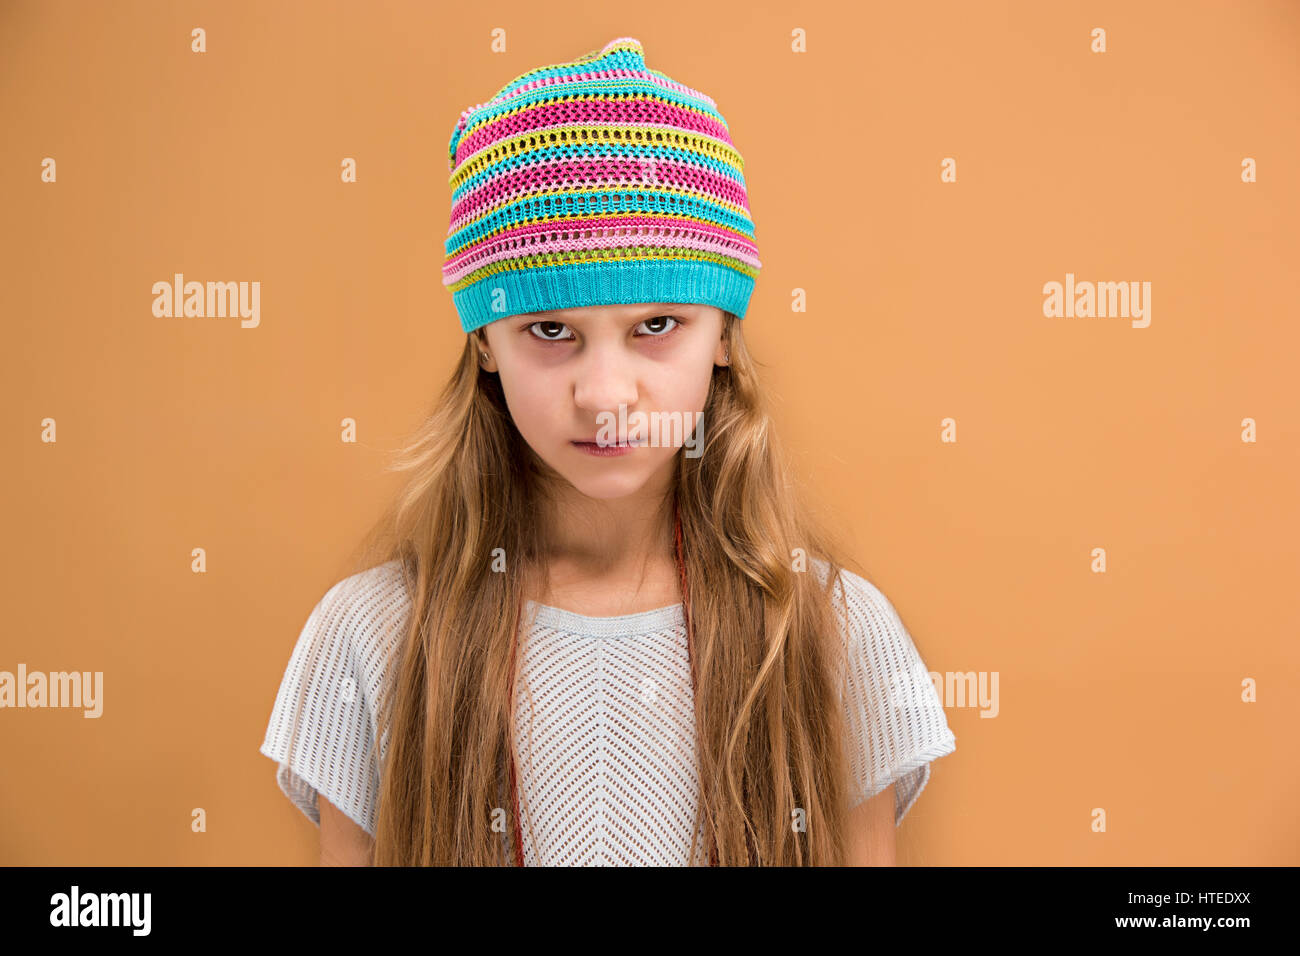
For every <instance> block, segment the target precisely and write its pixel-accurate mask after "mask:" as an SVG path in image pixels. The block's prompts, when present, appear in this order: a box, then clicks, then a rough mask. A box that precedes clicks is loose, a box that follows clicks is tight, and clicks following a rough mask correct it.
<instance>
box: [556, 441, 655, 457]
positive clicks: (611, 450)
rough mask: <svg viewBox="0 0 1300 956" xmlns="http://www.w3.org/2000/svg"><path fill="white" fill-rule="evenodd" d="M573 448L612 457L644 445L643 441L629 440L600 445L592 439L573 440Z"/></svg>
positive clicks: (590, 453) (629, 452)
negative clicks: (622, 442) (616, 443)
mask: <svg viewBox="0 0 1300 956" xmlns="http://www.w3.org/2000/svg"><path fill="white" fill-rule="evenodd" d="M570 444H572V445H573V447H574V448H577V449H578V450H579V451H585V452H586V453H587V454H589V455H597V456H602V457H612V456H617V455H628V454H631V452H632V449H634V448H638V447H640V446H641V445H644V444H645V442H644V441H631V442H628V443H626V444H622V445H601V444H598V443H597V442H594V441H575V442H571V443H570Z"/></svg>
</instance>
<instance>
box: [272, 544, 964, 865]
mask: <svg viewBox="0 0 1300 956" xmlns="http://www.w3.org/2000/svg"><path fill="white" fill-rule="evenodd" d="M823 573H824V572H823ZM843 576H844V580H845V582H846V583H847V585H848V611H849V622H850V628H849V634H848V635H846V636H847V637H848V638H849V641H848V643H847V650H848V658H847V660H848V663H849V669H848V673H847V675H846V676H847V681H846V683H845V695H844V698H843V700H842V705H843V707H844V712H845V718H846V721H847V736H846V741H847V747H848V756H849V765H850V770H851V775H852V786H853V788H854V792H855V798H854V800H853V801H851V802H852V803H853V804H857V803H859V802H861V801H862V800H864V799H866V798H867V797H869V796H872V795H873V794H875V793H878V792H880V791H881V790H883V789H885V788H886V787H887V786H889V785H890V784H891V783H892V784H895V785H896V786H895V803H894V822H895V825H897V824H898V823H901V822H902V820H903V817H904V816H905V815H906V813H907V811H908V810H909V809H910V808H911V806H912V804H913V803H914V802H915V801H916V798H917V796H918V795H919V794H920V793H921V790H922V789H923V788H924V787H925V785H926V783H927V782H928V781H929V779H930V761H932V760H934V759H936V758H937V757H941V756H943V755H945V754H949V753H952V752H953V751H954V750H955V749H956V738H955V736H954V735H953V733H952V731H951V730H950V729H949V727H948V723H947V720H946V719H945V716H944V712H943V708H942V706H941V705H940V702H939V698H938V695H937V694H936V693H935V689H934V686H933V684H932V683H931V682H930V679H929V677H928V672H927V669H926V667H925V665H924V663H923V662H922V660H921V658H920V655H919V654H918V652H917V649H916V646H915V644H914V643H913V642H912V639H911V637H910V636H909V635H908V633H907V631H906V629H905V628H904V626H903V624H902V621H901V620H900V619H899V617H898V614H897V613H896V612H895V610H894V608H893V606H892V605H891V604H890V602H889V601H888V600H887V599H886V598H885V596H884V595H883V594H881V592H880V591H879V590H877V589H876V587H875V586H874V585H872V584H871V583H870V582H868V581H866V580H865V579H863V578H861V577H859V576H857V575H855V574H853V573H852V572H850V571H848V570H845V571H844V575H843ZM833 593H834V596H835V599H836V600H837V602H838V601H839V600H840V597H841V592H840V589H839V587H838V585H837V586H836V588H835V591H834V592H833ZM409 606H410V605H409V599H408V598H407V596H406V591H405V585H404V583H403V580H402V574H401V570H400V567H399V565H398V564H397V563H396V562H392V563H389V564H385V565H380V566H378V567H375V568H371V569H369V570H367V571H364V572H361V573H360V574H356V575H353V576H351V577H349V578H345V579H344V580H342V581H340V582H338V583H337V584H335V585H334V586H333V587H331V588H330V589H329V590H328V591H327V592H326V594H325V595H324V597H322V598H321V600H320V601H319V602H318V603H317V605H316V607H315V608H314V609H313V610H312V612H311V615H310V617H309V618H308V620H307V623H306V626H305V627H304V628H303V630H302V633H301V635H300V636H299V638H298V641H297V645H296V646H295V647H294V650H293V653H292V656H291V658H290V660H289V665H288V667H287V669H286V671H285V674H284V678H283V680H282V682H281V684H280V689H279V693H278V695H277V697H276V701H275V705H274V709H273V711H272V714H271V719H270V723H269V725H268V726H267V729H266V736H265V739H264V741H263V743H262V746H261V748H260V750H261V752H262V753H263V754H265V755H266V756H268V757H270V758H271V759H273V760H275V761H277V763H278V768H277V772H276V778H277V781H278V783H279V785H280V788H281V789H282V790H283V791H284V793H285V795H286V796H288V797H289V799H290V800H292V801H293V803H294V804H295V805H296V806H297V807H298V808H299V809H301V810H302V811H303V813H305V814H306V815H307V817H308V818H309V819H311V820H312V821H313V822H314V823H317V824H319V822H320V811H319V806H318V804H317V795H318V794H324V795H325V798H326V799H327V800H329V801H330V802H331V803H333V804H334V805H335V806H337V807H338V808H339V809H340V810H341V811H342V812H343V813H345V814H347V816H348V817H350V818H351V819H352V820H354V821H356V822H357V823H358V824H360V825H361V826H362V827H363V828H365V830H366V831H367V832H369V833H370V834H371V835H372V836H373V835H374V833H375V821H376V812H377V809H378V796H379V780H380V776H379V775H380V761H381V760H383V759H384V755H385V754H386V752H387V749H388V746H387V745H388V741H387V736H386V735H385V738H384V739H383V740H381V741H376V740H375V728H376V727H377V726H378V714H377V711H376V705H375V702H376V701H378V699H379V694H380V691H381V688H382V687H383V686H385V683H384V682H385V681H387V680H388V679H390V675H391V674H392V672H393V660H394V657H395V652H396V651H397V649H398V647H399V645H400V642H401V640H402V638H403V636H404V634H405V626H406V616H407V615H408V614H409ZM531 612H535V615H534V618H533V620H532V622H531V624H528V622H527V617H528V615H529V613H531ZM525 626H526V628H527V637H526V639H525V640H524V642H523V643H522V645H521V660H520V673H519V681H518V683H519V687H518V688H517V690H518V693H517V698H516V708H515V713H516V720H517V725H516V726H517V729H518V736H519V753H518V754H517V763H518V774H519V800H520V813H521V814H522V818H523V821H524V823H523V827H524V840H523V844H524V862H525V864H526V865H530V866H536V865H685V864H687V863H688V855H689V850H690V844H691V830H692V825H693V824H694V823H695V815H696V805H697V801H698V799H699V777H698V763H697V760H696V756H695V711H694V705H693V698H692V691H691V676H690V665H689V660H688V657H687V648H686V626H685V619H684V617H683V613H682V606H681V604H675V605H672V606H669V607H664V608H658V609H655V610H651V611H644V612H641V613H637V614H627V615H622V616H619V617H589V616H586V615H582V614H577V613H573V612H571V611H566V610H561V609H559V608H555V607H550V606H548V605H538V604H536V603H533V602H530V603H529V605H528V608H527V609H526V613H525ZM868 716H869V717H870V720H868ZM868 726H870V727H871V728H872V730H873V732H872V734H871V735H868V734H867V733H866V730H865V728H867V727H868ZM291 745H292V746H291ZM707 862H708V855H707V847H706V846H705V845H704V841H703V839H702V832H701V839H700V840H699V846H698V847H697V854H696V859H695V863H696V864H697V865H702V864H706V863H707Z"/></svg>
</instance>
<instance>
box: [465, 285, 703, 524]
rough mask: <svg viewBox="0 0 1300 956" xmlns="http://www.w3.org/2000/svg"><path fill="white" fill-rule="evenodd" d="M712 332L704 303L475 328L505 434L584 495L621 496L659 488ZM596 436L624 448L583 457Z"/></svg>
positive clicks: (512, 320)
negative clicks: (505, 410) (504, 418)
mask: <svg viewBox="0 0 1300 956" xmlns="http://www.w3.org/2000/svg"><path fill="white" fill-rule="evenodd" d="M722 329H723V313H722V310H721V309H718V308H715V307H713V306H708V305H678V304H672V303H662V302H659V303H649V304H639V305H608V306H605V305H601V306H588V307H585V308H575V309H561V310H558V311H554V312H532V313H529V314H527V315H512V316H510V317H508V318H505V319H500V320H498V321H496V322H493V323H491V324H489V325H487V326H485V327H484V328H483V329H481V330H480V331H481V333H482V334H483V335H484V336H485V337H486V346H485V348H484V350H485V351H487V352H488V355H489V359H488V360H487V361H486V362H484V363H482V367H483V368H484V369H486V370H487V371H489V372H497V373H499V375H500V376H501V387H502V390H503V391H504V393H505V398H506V404H507V405H508V406H509V408H510V415H511V417H512V418H513V419H514V422H515V427H517V428H518V429H519V433H520V434H521V435H523V437H524V440H525V441H526V442H528V444H529V446H530V447H531V448H532V449H533V451H535V452H536V453H537V455H538V457H540V458H541V459H542V460H543V461H544V462H546V463H547V464H548V465H550V466H551V467H552V468H554V469H555V470H556V471H557V472H559V473H560V475H562V476H563V477H564V478H565V479H567V480H568V481H569V482H570V483H571V484H572V485H573V486H574V487H575V488H576V489H577V490H578V491H579V492H581V493H582V494H584V495H587V496H588V497H591V498H602V499H613V498H621V497H624V496H626V495H630V494H634V493H636V492H638V491H640V490H642V489H644V488H646V487H647V486H648V485H650V484H652V483H655V484H659V483H662V484H663V485H664V486H665V487H666V479H667V476H669V475H670V474H671V468H672V465H673V459H674V458H675V456H676V455H677V454H678V453H681V452H682V444H683V441H685V442H687V443H688V448H689V443H691V441H692V436H693V435H694V434H695V432H696V426H697V424H698V423H699V416H700V413H702V412H703V410H704V402H705V399H706V398H707V397H708V394H709V383H710V382H711V381H712V376H713V366H714V365H724V364H725V359H724V356H725V354H726V349H725V345H724V343H723V341H722ZM480 358H481V356H480ZM620 409H622V411H621V412H620ZM651 412H658V413H661V414H660V415H659V416H656V417H655V418H653V419H652V418H651V416H650V413H651ZM703 426H704V427H705V428H707V427H708V423H707V422H705V423H703ZM703 434H704V431H703V430H702V429H701V430H700V431H699V436H701V437H702V436H703ZM600 441H608V442H609V443H613V442H618V443H626V444H630V447H626V448H623V449H611V450H613V451H617V452H618V453H617V454H612V455H610V454H605V455H602V454H597V453H593V450H592V449H593V447H596V443H597V442H600ZM583 442H587V443H591V444H586V445H583V444H581V443H583Z"/></svg>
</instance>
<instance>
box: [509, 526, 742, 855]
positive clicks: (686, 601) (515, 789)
mask: <svg viewBox="0 0 1300 956" xmlns="http://www.w3.org/2000/svg"><path fill="white" fill-rule="evenodd" d="M673 544H674V551H675V554H676V558H677V572H678V575H679V576H680V578H681V587H682V609H683V611H684V612H685V614H684V616H685V618H686V657H687V660H688V661H689V662H690V667H691V688H692V691H694V688H695V654H694V650H693V647H692V643H693V642H692V639H691V633H692V628H691V598H690V591H689V590H688V589H687V587H686V561H685V559H684V558H683V557H682V515H681V510H680V509H679V508H678V507H677V505H676V503H674V504H673ZM521 610H522V609H516V611H515V632H514V637H515V639H514V644H513V645H512V646H511V650H510V719H511V720H514V706H515V703H514V702H515V652H516V650H517V648H518V646H519V617H520V613H521ZM697 714H698V710H697ZM510 794H511V802H512V803H513V804H514V811H515V866H523V865H524V837H523V827H522V826H521V824H520V817H519V780H518V775H517V773H516V771H515V755H514V747H513V745H512V746H511V748H510ZM717 865H718V844H717V842H716V841H714V843H713V845H712V847H711V848H710V850H709V866H717Z"/></svg>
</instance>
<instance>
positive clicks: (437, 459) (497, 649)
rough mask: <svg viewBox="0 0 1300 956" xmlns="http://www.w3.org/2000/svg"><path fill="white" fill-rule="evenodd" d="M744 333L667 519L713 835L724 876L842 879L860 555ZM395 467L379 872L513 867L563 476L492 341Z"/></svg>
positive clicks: (704, 805) (717, 375)
mask: <svg viewBox="0 0 1300 956" xmlns="http://www.w3.org/2000/svg"><path fill="white" fill-rule="evenodd" d="M740 325H741V323H740V322H739V321H737V320H736V317H735V316H734V315H732V314H730V313H725V327H724V333H723V334H724V338H725V341H726V342H727V345H728V349H729V351H730V364H729V365H728V366H727V367H715V368H714V370H713V381H712V383H711V385H710V389H709V395H708V399H707V401H706V405H705V408H704V416H703V421H704V424H705V428H704V429H703V432H704V445H703V450H702V453H701V454H700V455H699V456H698V457H688V456H686V455H685V454H683V453H681V452H679V453H678V454H677V458H676V468H675V473H674V477H673V482H672V490H671V493H670V494H669V495H668V496H667V499H666V500H665V501H664V504H663V512H662V515H663V517H665V518H667V517H668V516H670V515H675V516H679V519H680V528H681V533H682V540H683V542H684V548H683V550H682V556H683V565H684V570H685V579H686V582H687V591H688V593H686V594H684V595H683V603H684V605H685V607H686V609H687V611H688V615H689V621H690V625H691V628H692V641H693V649H692V669H693V671H694V681H695V688H696V692H695V707H696V727H697V750H698V760H699V779H700V801H699V821H698V823H699V825H698V826H697V835H699V834H701V833H702V835H703V837H704V839H705V840H707V841H708V842H709V844H710V845H711V847H712V850H713V854H714V855H715V858H716V861H717V863H718V864H719V865H724V866H726V865H827V864H841V863H843V861H844V845H843V844H844V839H845V830H844V828H845V816H846V812H847V800H848V799H849V792H850V781H849V780H848V777H847V775H848V773H849V769H848V766H847V761H846V759H845V752H844V746H843V735H844V726H843V720H842V709H841V703H840V696H839V695H840V693H841V691H842V684H841V683H840V678H841V676H842V673H843V672H842V670H841V669H840V668H841V667H842V664H841V663H839V662H840V661H841V655H842V654H843V643H842V639H841V634H842V633H843V632H842V629H843V628H844V627H846V626H847V624H846V621H845V619H844V618H843V617H842V612H841V614H837V613H836V609H837V608H838V607H839V602H836V604H835V607H833V606H832V601H831V586H832V584H833V582H835V581H836V579H837V577H838V572H839V570H840V568H842V567H843V565H842V564H841V563H840V561H839V560H838V555H839V553H840V547H839V545H838V543H837V542H835V541H834V540H833V538H832V536H831V534H830V533H829V532H828V531H827V530H826V529H825V528H824V527H823V526H822V525H820V524H819V523H818V522H816V521H814V520H813V519H812V517H811V516H810V514H809V513H808V511H807V509H806V508H805V507H804V505H803V503H802V501H801V500H800V496H799V495H798V494H797V493H796V491H795V484H794V481H793V479H792V478H791V476H790V469H789V466H788V465H787V462H786V459H785V457H784V453H783V452H782V450H781V448H780V445H779V443H778V442H777V438H776V435H775V433H774V431H773V429H772V422H771V419H770V417H769V415H768V412H767V411H766V409H765V407H764V404H763V402H762V394H761V391H760V387H759V381H758V375H757V371H756V363H755V361H754V360H753V358H752V356H751V355H750V354H749V352H748V350H747V349H746V348H745V344H744V339H743V336H742V335H741V334H740ZM390 467H391V469H392V470H396V471H399V472H403V473H405V474H407V475H408V478H407V480H406V483H405V487H404V488H403V490H402V492H401V494H400V495H399V496H398V497H397V498H396V499H395V500H394V501H393V502H392V503H391V505H390V506H389V508H388V509H387V511H386V512H385V514H384V515H383V516H382V517H381V518H380V520H379V521H378V522H377V523H376V524H375V525H374V527H373V528H372V529H371V531H370V533H369V534H368V535H367V537H366V539H365V541H364V542H363V546H362V548H361V549H360V551H359V559H358V561H357V567H358V568H364V567H370V566H373V565H375V564H378V563H382V562H387V561H393V560H397V561H400V562H401V567H402V569H403V571H404V575H405V581H406V588H407V594H408V595H409V596H410V601H411V614H410V619H409V626H408V628H407V631H406V634H405V637H404V639H402V640H401V641H399V642H398V644H397V647H398V648H399V657H398V659H397V660H395V661H394V662H393V667H392V674H393V679H392V680H391V681H390V682H389V686H388V687H387V689H386V691H387V692H386V693H385V695H384V697H383V699H382V700H381V701H380V707H379V710H380V713H381V716H380V728H379V735H380V736H382V734H383V733H385V732H387V733H388V734H389V743H388V750H387V753H386V756H385V759H384V761H383V768H382V774H381V777H382V780H381V790H380V805H379V811H378V823H377V829H376V835H375V850H374V861H373V862H374V864H375V865H377V866H385V865H402V866H412V865H500V864H509V863H511V862H512V861H513V853H512V850H511V848H512V847H514V846H516V845H517V841H518V840H519V839H520V838H521V837H520V835H519V834H517V833H515V832H513V831H514V830H515V821H514V818H513V816H512V815H511V814H510V812H509V808H510V802H509V801H510V779H509V778H510V769H509V768H510V767H511V766H512V765H511V762H510V756H511V747H512V744H511V740H512V733H513V728H512V717H513V713H514V708H513V701H512V700H510V699H509V698H510V697H511V696H512V688H513V686H514V685H513V676H514V674H513V668H514V666H515V661H516V656H515V654H514V650H515V642H516V640H517V637H518V631H517V628H516V621H517V620H518V619H519V612H520V609H521V608H522V607H523V601H524V599H525V597H527V596H529V595H531V594H532V593H534V592H533V590H532V589H533V588H535V587H536V585H537V584H538V582H539V581H541V580H544V579H545V566H544V561H542V559H541V557H540V556H541V555H544V554H546V548H545V542H543V541H542V540H540V534H541V531H540V530H539V529H541V528H542V527H543V522H542V520H541V518H542V513H543V512H542V509H543V507H544V505H545V503H546V502H547V500H548V498H547V495H548V494H549V492H550V491H551V490H552V488H553V485H552V482H553V481H554V480H555V477H556V476H555V475H554V473H553V472H552V471H551V470H550V469H549V468H548V466H546V465H545V464H544V463H543V462H542V461H541V460H540V459H539V458H538V457H537V455H536V453H535V452H533V450H532V449H531V448H530V447H529V446H528V445H527V443H526V442H525V441H524V440H523V438H522V437H521V436H520V434H519V432H518V430H517V429H516V428H515V426H514V423H513V421H512V419H511V417H510V413H509V410H508V408H507V406H506V402H505V398H504V395H503V393H502V390H501V384H500V380H499V378H498V376H497V375H495V374H492V373H488V372H485V371H483V370H481V369H480V367H479V363H478V350H477V348H476V347H475V344H474V336H473V335H470V336H468V337H467V339H466V344H465V351H464V353H463V354H462V356H461V360H460V362H459V364H458V366H457V367H456V370H455V373H454V374H453V375H452V377H451V379H450V381H449V382H448V383H447V384H446V386H445V387H444V388H443V390H442V393H441V394H440V395H439V396H438V397H437V399H436V401H435V402H434V404H433V406H432V408H431V410H430V412H429V414H428V416H427V418H426V419H425V421H424V422H423V423H422V424H421V426H420V427H419V428H418V429H417V431H416V433H415V434H414V435H413V436H412V438H411V440H410V441H409V443H408V444H407V445H406V446H405V447H404V448H402V449H401V450H400V452H399V454H398V456H397V458H396V459H395V462H394V463H393V464H392V465H391V466H390ZM497 549H501V550H500V551H498V550H497ZM502 554H504V555H506V556H508V560H506V562H505V569H504V571H503V572H502V571H500V570H497V571H494V570H493V561H494V555H496V556H500V555H502ZM801 557H802V567H801V566H800V564H801ZM814 560H821V561H825V562H827V563H828V564H827V566H828V568H829V574H828V575H827V576H826V577H825V579H824V581H819V580H817V576H816V575H812V574H807V573H803V572H804V571H805V570H806V569H807V568H809V567H810V566H811V562H813V561H814ZM497 567H498V568H499V564H498V565H497ZM841 593H842V592H841ZM503 825H504V826H505V827H506V829H507V830H508V831H509V832H503ZM503 837H504V838H503ZM695 858H696V857H695V844H693V845H692V855H691V859H695Z"/></svg>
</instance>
